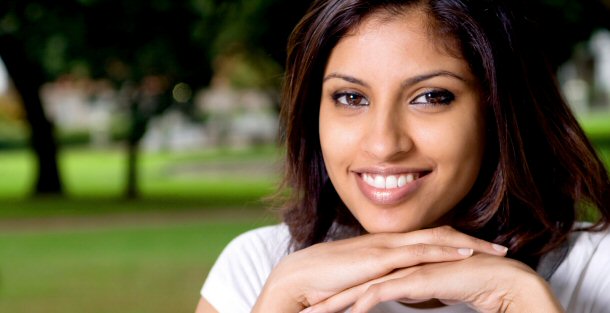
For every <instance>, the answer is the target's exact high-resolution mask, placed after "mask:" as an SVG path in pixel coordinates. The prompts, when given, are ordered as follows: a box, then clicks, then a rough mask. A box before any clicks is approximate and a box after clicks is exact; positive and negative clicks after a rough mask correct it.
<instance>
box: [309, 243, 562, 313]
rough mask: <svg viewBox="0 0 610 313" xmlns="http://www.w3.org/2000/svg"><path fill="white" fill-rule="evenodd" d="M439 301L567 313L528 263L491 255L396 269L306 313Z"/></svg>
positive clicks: (487, 310)
mask: <svg viewBox="0 0 610 313" xmlns="http://www.w3.org/2000/svg"><path fill="white" fill-rule="evenodd" d="M430 299H440V300H441V302H444V303H446V304H451V303H456V302H462V303H466V304H468V305H469V306H470V307H472V308H474V309H475V310H477V311H478V312H483V313H498V312H503V313H510V312H563V309H562V308H561V306H560V305H559V303H558V302H557V300H556V299H555V297H554V295H553V293H552V291H551V289H550V287H549V286H548V284H547V283H546V282H545V281H544V279H542V278H541V277H540V276H538V275H537V274H536V272H534V271H533V270H532V269H530V268H529V267H528V266H527V265H525V264H523V263H521V262H518V261H515V260H511V259H507V258H503V257H498V256H493V255H489V254H476V255H473V256H472V257H470V258H466V259H463V260H459V261H450V262H444V263H434V264H424V265H421V266H415V267H410V268H405V269H402V270H398V271H395V272H393V273H390V274H389V275H386V276H384V277H381V278H379V279H376V280H374V281H370V282H366V283H364V284H361V285H359V286H355V287H352V288H350V289H348V290H345V291H343V292H341V293H339V294H336V295H334V296H332V297H330V298H328V299H326V300H325V301H323V302H321V303H318V304H317V305H315V306H312V307H310V308H309V309H306V310H304V311H303V312H307V313H321V312H339V311H342V310H343V309H345V308H347V307H349V306H352V305H353V306H352V310H351V312H352V313H362V312H368V311H369V310H370V309H371V308H373V307H374V306H375V305H377V304H379V303H380V302H384V301H391V300H396V301H401V302H404V303H413V302H423V301H427V300H430Z"/></svg>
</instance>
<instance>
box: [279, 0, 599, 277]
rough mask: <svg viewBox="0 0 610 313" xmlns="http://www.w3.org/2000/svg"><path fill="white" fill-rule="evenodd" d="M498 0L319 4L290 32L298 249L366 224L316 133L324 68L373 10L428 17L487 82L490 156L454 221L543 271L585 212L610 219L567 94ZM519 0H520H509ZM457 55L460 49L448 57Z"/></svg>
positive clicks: (289, 174)
mask: <svg viewBox="0 0 610 313" xmlns="http://www.w3.org/2000/svg"><path fill="white" fill-rule="evenodd" d="M510 2H511V1H508V0H506V1H500V0H498V1H491V0H487V1H485V0H479V1H469V0H411V1H409V0H403V1H400V0H320V1H315V2H314V3H313V5H312V6H311V8H310V10H309V11H308V13H307V14H306V15H305V17H304V18H303V19H302V20H301V22H300V23H299V24H298V25H297V26H296V28H295V29H294V31H293V33H292V35H291V37H290V39H289V43H288V59H287V64H286V76H285V82H284V89H283V98H282V110H281V120H282V126H283V128H282V130H283V138H284V140H285V146H286V173H285V178H284V184H283V188H286V189H289V190H290V192H289V194H290V198H289V201H288V202H287V203H286V206H285V209H284V211H283V218H284V222H285V223H286V224H287V225H288V226H289V229H290V233H291V236H292V244H293V248H294V249H302V248H305V247H308V246H310V245H313V244H315V243H319V242H322V241H324V240H332V239H337V238H342V237H349V236H354V235H357V234H360V233H362V232H363V229H362V226H361V225H360V224H359V223H358V222H357V221H356V219H355V218H354V217H353V216H352V215H351V213H350V212H349V210H348V209H347V208H346V207H345V205H344V204H343V203H342V201H341V200H340V199H339V197H338V195H337V193H336V191H335V190H334V188H333V186H332V183H330V181H329V179H328V176H327V174H326V170H325V166H324V162H323V159H322V152H321V148H320V141H319V132H318V115H319V108H320V98H321V89H322V76H323V71H324V67H325V65H326V62H327V60H328V58H329V55H330V53H331V50H332V49H333V47H334V46H335V45H336V44H337V43H338V41H339V40H341V38H342V37H343V36H345V35H346V34H347V33H348V32H349V31H350V30H352V29H354V28H355V27H357V26H358V24H359V23H360V22H361V21H362V20H363V19H365V18H366V17H368V16H370V15H371V14H372V13H374V12H379V11H382V10H385V11H386V12H388V13H390V14H392V13H394V14H400V12H404V10H406V9H409V6H418V7H421V8H423V9H424V12H426V13H427V16H428V19H429V21H430V22H429V24H430V29H431V32H432V33H433V35H434V36H439V37H438V38H443V39H445V38H446V39H447V40H446V42H451V43H457V47H454V49H452V48H451V47H450V44H447V49H448V52H455V53H459V54H460V56H461V57H462V58H464V60H466V62H467V63H468V64H469V66H470V69H471V71H472V72H473V74H474V75H475V76H476V77H477V78H478V79H479V80H480V84H481V92H482V99H483V101H484V107H485V108H484V112H485V114H486V116H485V119H486V125H487V130H486V132H487V133H486V135H485V137H486V142H485V152H484V161H483V164H482V167H481V172H480V174H479V176H478V178H477V182H476V183H475V185H474V187H473V188H472V190H471V191H470V193H469V194H468V195H467V196H466V197H465V198H464V199H463V200H462V201H461V202H460V203H459V204H458V205H457V206H456V207H455V208H454V209H453V213H454V214H453V220H452V226H454V227H455V228H457V229H459V230H461V231H464V232H466V233H469V234H472V235H474V236H477V237H479V238H483V239H486V240H489V241H493V242H496V243H498V244H502V245H506V246H508V247H509V251H510V253H509V256H510V257H513V258H515V259H518V260H521V261H523V262H526V263H528V264H530V266H535V264H536V263H537V261H538V259H539V257H540V256H541V255H542V254H543V253H545V252H548V251H550V250H551V249H553V248H555V247H557V246H558V245H560V244H561V243H563V242H564V241H566V239H567V236H568V234H569V233H570V231H572V229H573V227H574V222H575V221H576V220H577V219H578V217H579V208H581V207H587V208H588V209H589V210H591V209H595V210H597V211H598V212H599V214H598V215H599V216H600V219H599V221H598V222H597V223H596V224H594V227H592V228H591V229H593V228H595V229H602V228H607V227H608V225H609V223H610V180H609V179H608V173H607V172H606V169H605V168H604V165H603V163H602V161H601V160H600V159H599V157H598V156H597V155H596V153H595V150H594V149H593V147H592V145H591V143H590V142H589V140H588V139H587V137H586V136H585V134H584V132H583V130H582V129H581V128H580V126H579V125H578V122H577V121H576V119H575V117H574V116H573V114H572V113H571V111H570V109H569V107H568V106H567V105H566V103H565V101H564V100H563V98H562V97H561V94H560V92H559V90H558V87H557V83H556V81H555V79H554V75H553V72H552V70H551V69H550V68H549V66H548V65H547V63H546V62H545V58H544V56H543V55H542V53H541V52H540V50H538V49H537V48H536V46H537V42H536V41H537V40H536V37H535V36H534V35H533V32H532V31H531V25H530V21H529V20H527V19H526V18H525V17H524V16H523V15H520V14H517V13H516V11H514V10H513V8H511V7H510V6H509V3H510ZM512 2H514V1H512ZM452 50H457V51H452Z"/></svg>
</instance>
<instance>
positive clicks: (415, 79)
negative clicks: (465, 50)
mask: <svg viewBox="0 0 610 313" xmlns="http://www.w3.org/2000/svg"><path fill="white" fill-rule="evenodd" d="M439 76H448V77H453V78H455V79H458V80H461V81H463V82H468V81H467V80H466V79H465V78H464V77H462V76H460V75H458V74H456V73H453V72H449V71H436V72H430V73H425V74H421V75H417V76H413V77H411V78H408V79H407V80H405V81H404V82H403V83H402V84H401V85H402V87H403V88H406V87H409V86H412V85H415V84H417V83H421V82H423V81H426V80H428V79H432V78H434V77H439ZM331 78H339V79H342V80H344V81H346V82H349V83H353V84H356V85H361V86H364V87H369V85H368V84H367V83H366V82H364V81H363V80H361V79H358V78H356V77H353V76H349V75H344V74H339V73H330V74H328V75H326V76H325V77H324V79H323V80H322V82H326V81H327V80H329V79H331Z"/></svg>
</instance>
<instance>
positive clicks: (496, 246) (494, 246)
mask: <svg viewBox="0 0 610 313" xmlns="http://www.w3.org/2000/svg"><path fill="white" fill-rule="evenodd" d="M491 246H492V247H493V248H494V250H496V251H498V252H502V253H506V252H507V251H508V248H507V247H505V246H501V245H498V244H495V243H494V244H492V245H491Z"/></svg>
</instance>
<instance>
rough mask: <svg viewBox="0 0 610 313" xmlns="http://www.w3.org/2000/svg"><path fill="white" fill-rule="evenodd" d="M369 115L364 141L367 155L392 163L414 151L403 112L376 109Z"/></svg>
mask: <svg viewBox="0 0 610 313" xmlns="http://www.w3.org/2000/svg"><path fill="white" fill-rule="evenodd" d="M369 113H370V115H369V118H370V119H369V121H368V123H367V128H368V129H366V130H365V131H364V134H365V138H364V140H363V150H364V151H365V152H366V153H368V154H369V155H370V156H371V157H373V158H375V159H377V160H379V161H391V160H393V159H395V158H399V157H400V156H401V155H403V154H405V153H407V152H409V151H410V150H411V149H413V140H412V138H411V137H410V135H409V132H408V127H407V125H406V119H405V117H404V114H403V112H402V110H400V109H382V108H374V109H373V110H372V111H371V112H369Z"/></svg>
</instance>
